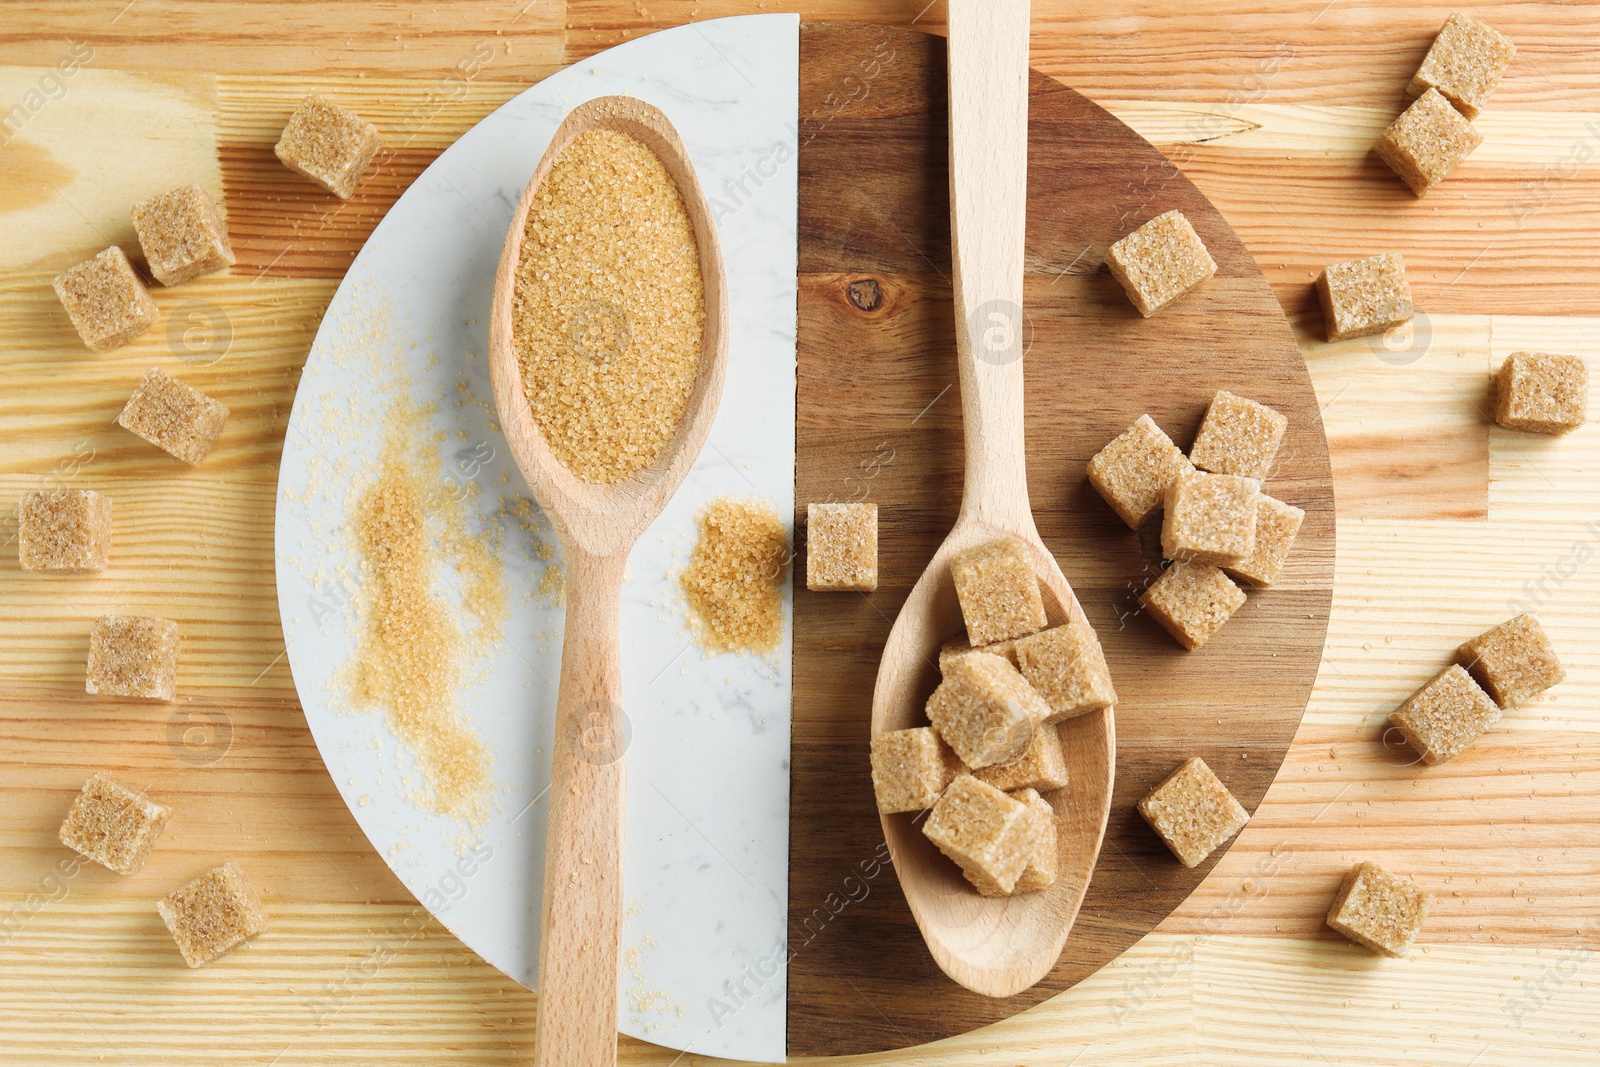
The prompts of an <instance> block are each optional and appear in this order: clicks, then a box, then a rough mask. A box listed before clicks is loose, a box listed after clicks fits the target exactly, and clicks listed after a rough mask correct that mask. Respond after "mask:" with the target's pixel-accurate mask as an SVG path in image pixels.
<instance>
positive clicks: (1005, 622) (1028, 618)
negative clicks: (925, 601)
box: [950, 537, 1045, 645]
mask: <svg viewBox="0 0 1600 1067" xmlns="http://www.w3.org/2000/svg"><path fill="white" fill-rule="evenodd" d="M950 574H951V576H952V577H953V578H954V579H955V583H956V599H957V600H959V601H960V603H961V617H962V619H963V620H964V621H965V622H966V624H967V640H969V641H971V642H972V643H973V644H974V645H988V644H992V643H994V642H996V641H1005V640H1008V639H1010V638H1013V637H1022V636H1023V635H1024V634H1031V633H1034V632H1036V631H1038V630H1042V629H1044V624H1045V615H1044V599H1043V597H1041V596H1040V594H1039V577H1038V575H1037V574H1035V573H1034V570H1033V560H1032V559H1030V558H1029V556H1028V549H1027V547H1026V546H1024V545H1023V543H1022V542H1021V541H1019V540H1017V539H1016V538H1015V537H1002V538H999V539H997V540H994V541H989V542H987V543H985V544H981V545H974V546H973V547H972V548H968V549H964V550H963V551H960V552H957V553H956V554H955V555H954V556H952V557H951V558H950Z"/></svg>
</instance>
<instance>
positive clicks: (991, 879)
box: [922, 774, 1035, 895]
mask: <svg viewBox="0 0 1600 1067" xmlns="http://www.w3.org/2000/svg"><path fill="white" fill-rule="evenodd" d="M922 832H923V834H924V835H926V836H927V838H928V840H929V841H932V842H933V843H934V844H935V845H937V846H938V847H939V851H940V852H943V853H944V854H945V855H946V856H949V857H950V858H951V859H952V860H954V861H955V863H956V865H957V866H959V867H960V868H961V869H962V871H964V872H965V873H966V874H967V875H968V877H969V878H976V879H981V880H982V884H983V885H986V886H989V887H992V888H993V890H994V892H995V893H996V894H998V895H1004V894H1007V893H1010V892H1011V891H1012V890H1013V889H1015V888H1016V885H1017V879H1018V878H1020V877H1022V872H1023V871H1024V870H1026V869H1027V866H1028V860H1029V858H1030V857H1031V856H1032V854H1033V843H1034V834H1035V826H1034V823H1033V813H1032V811H1031V810H1030V809H1029V807H1028V806H1027V805H1026V804H1024V803H1023V802H1022V801H1020V800H1014V799H1012V798H1011V797H1008V796H1006V795H1005V793H1003V792H1001V791H1000V790H998V789H996V788H995V787H994V786H992V785H990V784H988V783H987V782H980V781H978V779H976V778H974V777H973V776H972V775H970V774H963V775H961V776H960V777H959V778H957V779H956V780H955V781H953V782H951V783H950V788H948V789H946V790H945V791H944V795H943V796H941V797H940V798H939V802H938V803H937V804H935V805H934V806H933V810H932V811H931V812H930V813H929V814H928V817H927V819H925V820H924V821H923V823H922Z"/></svg>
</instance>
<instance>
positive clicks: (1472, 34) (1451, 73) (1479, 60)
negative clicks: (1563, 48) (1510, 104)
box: [1406, 12, 1517, 119]
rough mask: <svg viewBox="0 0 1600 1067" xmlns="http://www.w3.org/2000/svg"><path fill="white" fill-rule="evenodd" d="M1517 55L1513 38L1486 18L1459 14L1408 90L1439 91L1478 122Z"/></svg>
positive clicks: (1415, 93)
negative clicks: (1481, 112) (1482, 110)
mask: <svg viewBox="0 0 1600 1067" xmlns="http://www.w3.org/2000/svg"><path fill="white" fill-rule="evenodd" d="M1516 54H1517V46H1516V45H1515V44H1513V43H1512V41H1511V38H1509V37H1507V36H1506V35H1505V34H1503V33H1501V32H1500V31H1499V30H1497V29H1495V28H1494V27H1493V26H1491V25H1489V24H1488V23H1487V22H1484V21H1483V20H1482V19H1475V18H1473V17H1472V16H1471V15H1464V14H1461V13H1460V12H1456V13H1455V14H1453V15H1451V16H1450V17H1449V18H1447V19H1446V20H1445V23H1444V26H1443V27H1442V28H1441V29H1440V30H1439V34H1438V36H1436V37H1435V38H1434V39H1433V45H1432V47H1430V48H1429V49H1428V54H1427V55H1426V56H1424V57H1423V59H1422V65H1421V66H1420V67H1418V68H1417V73H1416V74H1414V75H1413V76H1412V78H1411V84H1410V85H1408V86H1407V87H1406V91H1407V92H1409V93H1410V94H1411V95H1412V96H1420V95H1422V94H1423V93H1425V92H1427V91H1428V90H1429V89H1437V90H1438V91H1439V92H1440V93H1443V94H1444V96H1445V97H1447V98H1448V99H1449V101H1450V102H1451V103H1452V104H1454V105H1455V106H1456V107H1457V108H1459V109H1460V110H1461V113H1462V114H1463V115H1465V116H1467V118H1469V119H1475V118H1477V117H1478V112H1479V111H1480V110H1481V109H1482V108H1483V105H1484V104H1485V103H1486V102H1488V99H1489V94H1490V93H1493V92H1494V89H1495V86H1497V85H1499V84H1500V76H1501V75H1502V74H1504V73H1505V69H1506V67H1507V66H1509V65H1510V63H1511V57H1512V56H1514V55H1516Z"/></svg>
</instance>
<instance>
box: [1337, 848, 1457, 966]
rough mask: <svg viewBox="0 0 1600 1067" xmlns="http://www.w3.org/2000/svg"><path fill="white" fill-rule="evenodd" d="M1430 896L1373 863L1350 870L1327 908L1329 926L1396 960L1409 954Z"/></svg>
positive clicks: (1417, 886)
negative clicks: (1331, 903) (1330, 905)
mask: <svg viewBox="0 0 1600 1067" xmlns="http://www.w3.org/2000/svg"><path fill="white" fill-rule="evenodd" d="M1432 903H1433V895H1432V894H1431V893H1428V892H1427V891H1426V890H1424V889H1423V888H1422V887H1421V886H1419V885H1417V883H1415V882H1413V881H1412V880H1411V879H1409V878H1402V877H1400V876H1399V875H1397V874H1391V873H1390V872H1388V871H1386V870H1384V869H1383V868H1382V867H1380V866H1378V865H1377V864H1376V863H1358V864H1356V865H1355V866H1354V867H1352V868H1350V870H1349V872H1348V873H1347V874H1346V875H1345V876H1344V882H1343V884H1342V885H1340V887H1339V893H1338V895H1337V896H1335V897H1334V899H1333V905H1332V907H1330V908H1329V909H1328V925H1329V926H1330V927H1332V928H1333V929H1335V930H1337V931H1338V932H1339V933H1341V934H1343V935H1344V936H1345V937H1348V938H1349V939H1350V940H1352V941H1354V942H1355V943H1356V944H1358V945H1361V946H1362V947H1364V948H1366V949H1368V950H1370V951H1372V952H1375V953H1377V954H1378V955H1380V956H1388V957H1390V958H1393V959H1398V958H1399V957H1401V956H1404V955H1405V954H1406V953H1407V952H1409V951H1411V944H1412V942H1413V941H1415V940H1416V937H1417V931H1418V930H1420V929H1422V924H1423V922H1424V921H1425V920H1426V919H1427V917H1428V908H1429V906H1430V905H1431V904H1432Z"/></svg>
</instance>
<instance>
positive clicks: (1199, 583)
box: [1139, 563, 1245, 650]
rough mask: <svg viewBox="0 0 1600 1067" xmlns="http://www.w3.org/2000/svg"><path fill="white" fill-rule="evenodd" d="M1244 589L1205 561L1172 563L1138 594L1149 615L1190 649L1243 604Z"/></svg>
mask: <svg viewBox="0 0 1600 1067" xmlns="http://www.w3.org/2000/svg"><path fill="white" fill-rule="evenodd" d="M1244 602H1245V595H1244V590H1242V589H1240V588H1239V587H1238V586H1237V585H1234V584H1233V582H1232V581H1230V580H1229V578H1228V576H1227V575H1226V574H1223V573H1222V571H1221V570H1220V569H1219V568H1217V567H1213V566H1211V565H1210V564H1208V563H1174V564H1172V565H1171V566H1170V567H1168V568H1167V569H1166V570H1164V571H1162V572H1161V577H1159V578H1157V579H1156V580H1155V581H1154V582H1151V583H1150V588H1148V589H1146V590H1145V591H1144V593H1143V594H1142V595H1141V596H1140V597H1139V603H1140V604H1141V605H1143V607H1144V609H1145V610H1146V611H1148V612H1149V613H1150V617H1151V618H1153V619H1155V620H1156V622H1158V623H1160V624H1161V626H1162V627H1163V628H1164V629H1165V630H1166V631H1167V632H1168V633H1170V634H1171V635H1172V636H1173V637H1175V638H1177V639H1178V643H1179V644H1180V645H1182V646H1183V647H1184V648H1187V649H1190V650H1193V649H1196V648H1199V647H1200V646H1201V645H1204V644H1205V643H1206V642H1207V641H1209V640H1211V638H1212V636H1213V635H1214V634H1216V632H1217V631H1218V630H1220V629H1222V624H1223V623H1225V622H1227V621H1228V619H1229V617H1230V616H1232V615H1233V613H1234V612H1236V611H1238V610H1239V609H1240V608H1241V607H1243V606H1244Z"/></svg>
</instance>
